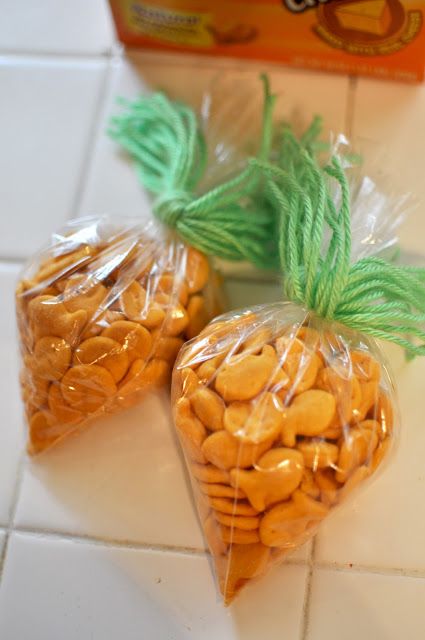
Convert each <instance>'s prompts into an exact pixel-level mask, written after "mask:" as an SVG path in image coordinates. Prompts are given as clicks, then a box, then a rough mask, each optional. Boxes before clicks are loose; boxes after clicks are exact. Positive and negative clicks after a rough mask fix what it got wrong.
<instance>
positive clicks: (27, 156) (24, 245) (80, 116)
mask: <svg viewBox="0 0 425 640" xmlns="http://www.w3.org/2000/svg"><path fill="white" fill-rule="evenodd" d="M105 69H106V63H105V62H102V61H100V60H99V61H93V62H81V61H78V60H67V61H55V60H49V61H46V60H37V59H31V60H30V59H20V60H18V59H16V60H14V61H11V60H10V59H7V58H1V57H0V86H1V87H2V98H1V100H0V121H1V122H2V123H3V126H2V135H1V139H2V144H1V147H0V167H1V176H2V179H1V185H0V199H1V203H2V215H1V218H0V256H2V257H17V256H19V257H20V256H26V255H28V254H30V253H31V252H33V251H34V250H35V249H37V248H39V247H40V245H41V244H44V243H46V241H47V239H48V235H49V234H50V233H51V232H52V231H53V230H54V229H55V228H56V227H58V226H59V225H61V223H62V222H63V221H64V220H65V218H66V217H68V216H69V215H70V214H71V213H72V206H73V202H74V198H75V196H76V189H77V187H78V186H79V180H80V174H81V173H82V172H83V171H84V160H85V154H86V151H87V145H88V142H89V140H90V133H91V126H92V124H93V119H94V117H95V114H96V106H97V101H98V99H99V96H100V89H101V85H102V80H103V77H104V73H105ZM5 125H6V126H5Z"/></svg>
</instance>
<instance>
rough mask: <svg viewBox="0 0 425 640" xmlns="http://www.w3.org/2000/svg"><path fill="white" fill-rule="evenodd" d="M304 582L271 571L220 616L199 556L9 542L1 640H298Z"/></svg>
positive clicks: (20, 538) (19, 538)
mask: <svg viewBox="0 0 425 640" xmlns="http://www.w3.org/2000/svg"><path fill="white" fill-rule="evenodd" d="M305 578H306V569H304V568H301V567H293V566H289V565H287V566H283V567H280V568H278V569H275V570H273V571H272V572H271V573H269V575H268V576H266V577H265V578H263V580H262V581H261V583H256V584H254V585H252V586H250V587H247V588H246V589H245V590H244V591H243V592H242V594H241V595H240V598H239V599H238V600H237V601H236V602H235V604H234V605H232V606H231V607H230V608H229V609H227V610H226V609H225V608H224V607H223V606H222V605H221V603H220V602H219V599H218V596H217V593H216V591H215V587H214V583H213V580H212V577H211V573H210V567H209V564H208V562H207V560H206V558H204V557H197V556H189V555H180V554H174V553H158V552H149V551H135V550H126V549H119V550H118V549H112V548H106V547H103V546H98V545H96V546H90V545H86V544H82V543H76V542H72V541H65V540H56V539H47V538H42V537H35V536H28V535H22V534H13V536H12V538H11V540H10V544H9V552H8V557H7V561H6V565H5V569H4V575H3V582H2V587H1V590H0V637H2V638H10V639H12V638H13V639H15V638H16V640H17V639H18V638H19V640H45V639H46V638H49V639H50V638H61V640H75V639H76V638H79V639H80V638H81V639H82V638H91V639H92V640H116V638H122V639H123V640H133V639H134V640H136V639H137V640H139V639H140V638H146V639H149V640H171V639H173V640H174V639H176V640H186V639H187V640H189V639H191V638H196V640H217V638H223V639H224V638H225V639H226V640H237V639H238V640H239V639H240V640H242V639H243V640H257V638H259V637H264V633H265V629H266V630H267V638H268V639H269V640H277V639H278V638H285V637H286V638H291V639H292V638H294V639H296V638H298V637H299V634H300V622H301V616H302V607H303V601H304V588H305ZM41 585H42V588H40V587H41ZM23 603H25V605H24V606H25V614H24V615H22V605H23Z"/></svg>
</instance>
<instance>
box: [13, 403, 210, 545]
mask: <svg viewBox="0 0 425 640" xmlns="http://www.w3.org/2000/svg"><path fill="white" fill-rule="evenodd" d="M16 525H17V526H23V527H29V528H37V529H38V528H41V529H49V530H54V531H63V532H68V533H73V534H78V535H90V536H99V537H102V538H107V539H119V540H130V541H132V542H138V543H145V544H156V545H178V546H181V547H196V548H199V549H202V548H204V543H203V539H202V535H201V533H200V529H199V525H198V521H197V518H196V516H195V512H194V509H193V506H192V503H191V500H190V493H189V490H188V486H187V484H186V477H185V474H184V471H183V461H182V460H181V458H180V456H179V446H178V443H177V440H175V436H174V433H173V430H172V425H171V420H170V416H169V411H168V401H167V399H166V398H165V395H164V396H163V397H162V398H159V397H155V396H152V397H150V398H148V399H146V402H145V403H143V404H142V405H140V406H139V407H137V408H134V409H131V410H128V411H127V412H125V413H121V414H119V415H117V416H114V417H112V418H107V419H102V420H99V421H98V422H97V423H96V424H94V425H93V426H92V427H90V428H88V429H87V430H86V431H85V432H84V433H81V434H78V435H77V436H75V437H72V436H71V437H70V439H68V440H67V441H64V442H63V443H61V444H59V445H58V446H57V447H55V448H54V449H53V450H51V451H49V452H47V453H46V454H45V455H44V456H43V457H40V458H39V459H38V460H36V461H35V462H29V461H28V463H27V466H26V468H25V471H24V477H23V484H22V490H21V495H20V498H19V502H18V507H17V513H16Z"/></svg>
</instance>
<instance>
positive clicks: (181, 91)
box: [80, 52, 348, 217]
mask: <svg viewBox="0 0 425 640" xmlns="http://www.w3.org/2000/svg"><path fill="white" fill-rule="evenodd" d="M214 65H215V66H214ZM261 66H263V65H261ZM261 66H259V65H258V64H256V65H246V64H245V65H244V64H243V63H240V62H239V63H238V62H237V61H235V60H228V61H224V60H221V61H219V62H218V61H217V62H215V61H214V62H212V61H211V59H202V58H195V57H193V56H182V55H180V56H178V55H173V56H169V55H164V54H152V53H148V52H143V53H141V54H131V55H129V56H128V57H127V58H124V59H122V60H120V61H119V62H117V65H116V68H115V73H114V78H113V80H112V82H111V86H110V99H109V102H108V104H107V105H106V107H105V113H104V121H103V122H102V123H101V126H100V127H99V129H98V139H97V143H96V147H95V151H94V156H93V163H92V167H91V172H90V175H89V179H88V182H87V185H86V189H85V192H84V196H83V199H82V203H81V208H80V213H81V214H82V215H84V214H87V213H93V212H99V211H100V212H104V213H110V214H114V215H115V214H118V215H119V214H121V215H122V214H125V215H134V216H139V217H140V216H142V217H143V216H144V217H147V216H149V201H148V199H147V197H146V195H145V194H144V193H143V189H142V187H141V186H140V185H139V184H138V182H137V179H136V177H135V174H134V168H133V167H132V166H131V163H129V162H128V160H127V159H126V158H125V157H124V156H123V154H121V153H120V152H119V150H118V147H117V145H116V144H115V143H114V142H112V141H110V140H109V139H108V137H107V136H106V135H105V130H106V129H107V123H108V122H109V120H110V117H111V115H112V114H116V113H118V112H119V108H118V107H117V105H116V103H115V98H116V96H118V95H120V96H125V97H127V98H130V99H133V98H135V97H136V96H137V95H138V94H140V93H145V92H146V91H148V90H149V89H154V88H160V89H165V90H166V91H167V92H168V93H169V94H170V95H171V96H172V97H174V98H178V99H181V100H186V101H189V103H190V104H192V105H193V106H195V107H196V108H198V107H199V106H200V105H201V102H202V94H203V92H205V90H211V88H213V103H214V96H218V95H223V92H225V97H224V98H223V99H222V100H221V101H220V105H221V108H220V110H219V111H218V112H214V113H215V114H216V115H215V116H214V119H212V123H213V124H212V125H211V126H210V129H209V130H210V143H211V144H210V148H213V149H218V148H219V147H218V146H217V142H218V140H219V139H220V133H221V132H222V131H223V130H224V125H223V122H224V121H226V122H227V126H226V130H225V135H226V139H227V140H229V139H230V140H231V141H232V144H233V143H234V145H236V146H237V145H240V139H243V138H244V136H245V135H246V130H247V121H245V120H244V118H242V113H243V116H244V117H245V114H247V118H248V117H251V119H252V121H255V122H256V123H257V124H258V123H259V122H260V118H261V115H260V114H261V83H260V81H259V69H260V68H261ZM263 68H264V69H265V70H267V71H269V74H270V79H271V84H272V88H273V91H275V92H276V93H278V94H279V96H280V100H279V102H278V109H277V113H278V115H279V116H280V117H284V118H287V119H288V118H289V119H291V120H292V121H295V122H297V123H298V124H300V123H302V124H303V125H305V124H307V123H309V121H310V119H311V117H312V115H313V114H315V113H316V112H317V113H320V114H322V115H323V116H324V119H325V122H326V124H327V127H330V128H334V129H338V130H339V129H341V128H343V127H344V117H345V106H346V99H347V87H348V81H347V79H346V78H340V77H335V76H333V77H332V76H328V75H321V74H319V75H317V74H312V73H308V72H299V71H293V70H288V69H281V68H279V70H278V69H277V67H276V66H271V65H264V66H263ZM235 89H237V90H235ZM248 91H249V95H250V96H251V97H252V92H253V91H255V92H256V94H257V98H256V99H255V101H254V100H253V102H255V109H256V110H254V107H252V113H251V111H249V110H248V109H247V106H246V105H247V104H251V101H250V100H243V98H242V96H243V95H245V93H244V92H248ZM312 95H314V96H315V100H314V104H313V103H312V100H311V96H312ZM331 95H332V96H335V95H338V100H335V99H331V97H330V96H331ZM230 98H231V99H232V100H234V101H235V102H236V105H237V106H238V115H237V117H234V116H232V117H230V116H229V117H226V113H227V112H228V110H229V109H231V107H230V104H233V103H232V102H231V99H230ZM242 100H243V102H244V104H239V103H240V102H242ZM257 103H258V105H257ZM239 107H240V110H239ZM213 111H214V109H213ZM249 114H251V115H250V116H249ZM229 122H230V123H231V127H232V128H229V126H228V124H229ZM249 126H252V122H251V121H250V125H249ZM214 171H215V170H214ZM208 175H209V179H210V180H212V177H213V176H216V175H217V173H215V172H213V170H211V169H210V172H209V174H208Z"/></svg>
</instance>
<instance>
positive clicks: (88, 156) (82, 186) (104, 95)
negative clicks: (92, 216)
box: [67, 58, 116, 220]
mask: <svg viewBox="0 0 425 640" xmlns="http://www.w3.org/2000/svg"><path fill="white" fill-rule="evenodd" d="M115 63H116V58H110V59H109V62H108V65H107V67H106V69H105V72H104V77H103V80H102V84H101V87H100V90H99V95H98V98H97V101H96V107H95V109H94V113H93V117H92V122H91V125H90V131H89V134H88V136H87V142H86V148H85V152H84V157H83V160H82V162H81V165H80V171H79V176H78V180H77V186H76V188H75V194H74V197H73V199H72V203H71V209H70V211H69V213H68V216H67V219H68V220H69V219H72V218H75V217H77V216H80V215H81V212H80V209H81V204H82V201H83V197H84V193H85V190H86V187H87V183H88V179H89V175H90V168H91V166H92V161H93V157H94V153H95V149H96V141H97V139H98V135H99V133H100V130H101V129H100V128H101V127H103V125H104V122H103V118H102V115H103V113H104V109H105V105H106V104H107V102H108V98H109V93H110V86H111V81H112V77H113V69H114V66H115Z"/></svg>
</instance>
